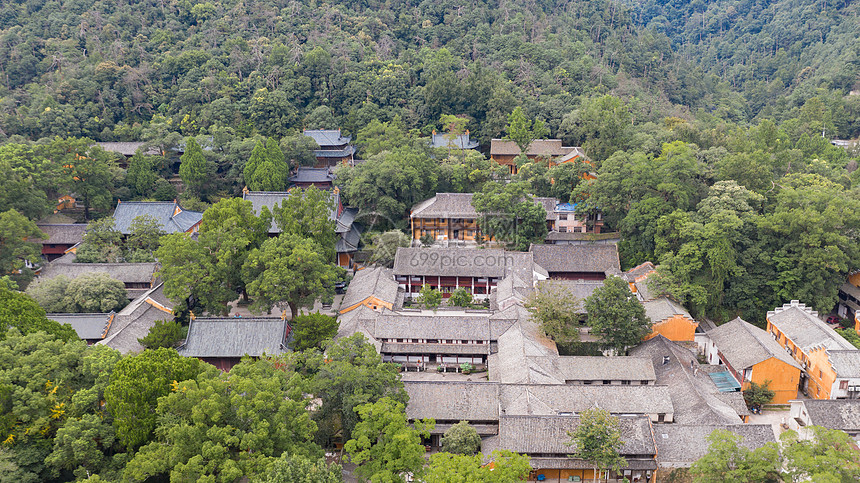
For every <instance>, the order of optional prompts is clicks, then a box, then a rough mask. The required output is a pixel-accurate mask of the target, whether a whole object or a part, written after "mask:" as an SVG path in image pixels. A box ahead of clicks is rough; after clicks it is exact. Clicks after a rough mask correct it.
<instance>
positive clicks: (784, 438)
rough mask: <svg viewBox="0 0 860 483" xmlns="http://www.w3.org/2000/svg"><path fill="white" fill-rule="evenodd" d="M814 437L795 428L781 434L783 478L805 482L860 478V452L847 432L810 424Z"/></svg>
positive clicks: (809, 430) (793, 482)
mask: <svg viewBox="0 0 860 483" xmlns="http://www.w3.org/2000/svg"><path fill="white" fill-rule="evenodd" d="M804 431H807V432H811V433H812V435H813V437H812V438H810V439H806V438H801V437H800V436H799V435H798V434H797V433H796V432H794V431H786V432H784V433H782V434H781V435H780V437H779V446H780V450H781V451H782V456H783V460H784V466H783V474H782V476H783V479H784V480H785V481H788V482H791V483H799V482H802V481H856V480H857V478H860V453H858V451H857V449H856V447H855V443H854V442H853V441H852V440H851V437H849V436H848V434H847V433H845V432H844V431H840V430H838V429H827V428H824V427H821V426H810V427H808V428H806V429H804Z"/></svg>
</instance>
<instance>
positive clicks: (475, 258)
mask: <svg viewBox="0 0 860 483" xmlns="http://www.w3.org/2000/svg"><path fill="white" fill-rule="evenodd" d="M514 263H515V259H514V257H513V256H512V255H509V254H508V253H506V252H505V251H504V250H499V249H495V248H417V247H400V248H398V249H397V253H396V254H395V255H394V274H395V275H414V276H419V275H426V276H443V277H455V276H460V277H495V278H502V277H504V276H505V274H506V273H507V272H508V270H511V269H513V267H514Z"/></svg>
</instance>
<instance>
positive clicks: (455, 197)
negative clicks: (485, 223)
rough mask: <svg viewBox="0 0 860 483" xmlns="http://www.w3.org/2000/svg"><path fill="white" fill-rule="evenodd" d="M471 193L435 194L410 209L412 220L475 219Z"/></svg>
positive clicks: (476, 214) (475, 213) (476, 215)
mask: <svg viewBox="0 0 860 483" xmlns="http://www.w3.org/2000/svg"><path fill="white" fill-rule="evenodd" d="M472 197H473V193H436V196H434V197H432V198H429V199H426V200H424V201H422V202H421V203H418V204H417V205H415V206H413V207H412V214H411V215H410V216H411V217H412V218H477V217H478V211H477V210H475V207H474V206H472Z"/></svg>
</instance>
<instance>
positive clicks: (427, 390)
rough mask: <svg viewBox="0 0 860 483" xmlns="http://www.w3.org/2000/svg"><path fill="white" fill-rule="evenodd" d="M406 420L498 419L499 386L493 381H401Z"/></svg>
mask: <svg viewBox="0 0 860 483" xmlns="http://www.w3.org/2000/svg"><path fill="white" fill-rule="evenodd" d="M403 385H404V387H405V388H406V392H407V394H409V405H408V406H407V407H406V417H407V418H409V419H426V418H434V419H436V420H453V421H498V419H499V385H498V384H497V383H493V382H449V381H445V382H441V381H432V382H428V381H403Z"/></svg>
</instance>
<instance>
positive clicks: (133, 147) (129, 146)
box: [96, 142, 161, 157]
mask: <svg viewBox="0 0 860 483" xmlns="http://www.w3.org/2000/svg"><path fill="white" fill-rule="evenodd" d="M96 144H97V145H98V146H99V147H101V148H102V149H104V150H105V151H109V152H112V153H119V154H122V155H123V156H126V157H129V156H134V154H135V153H137V150H138V149H140V147H141V146H143V145H144V144H146V143H144V142H130V143H129V142H106V143H96ZM143 154H149V155H159V154H161V152H160V151H159V150H158V148H156V147H151V148H149V149H148V150H147V151H146V152H145V153H143Z"/></svg>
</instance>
